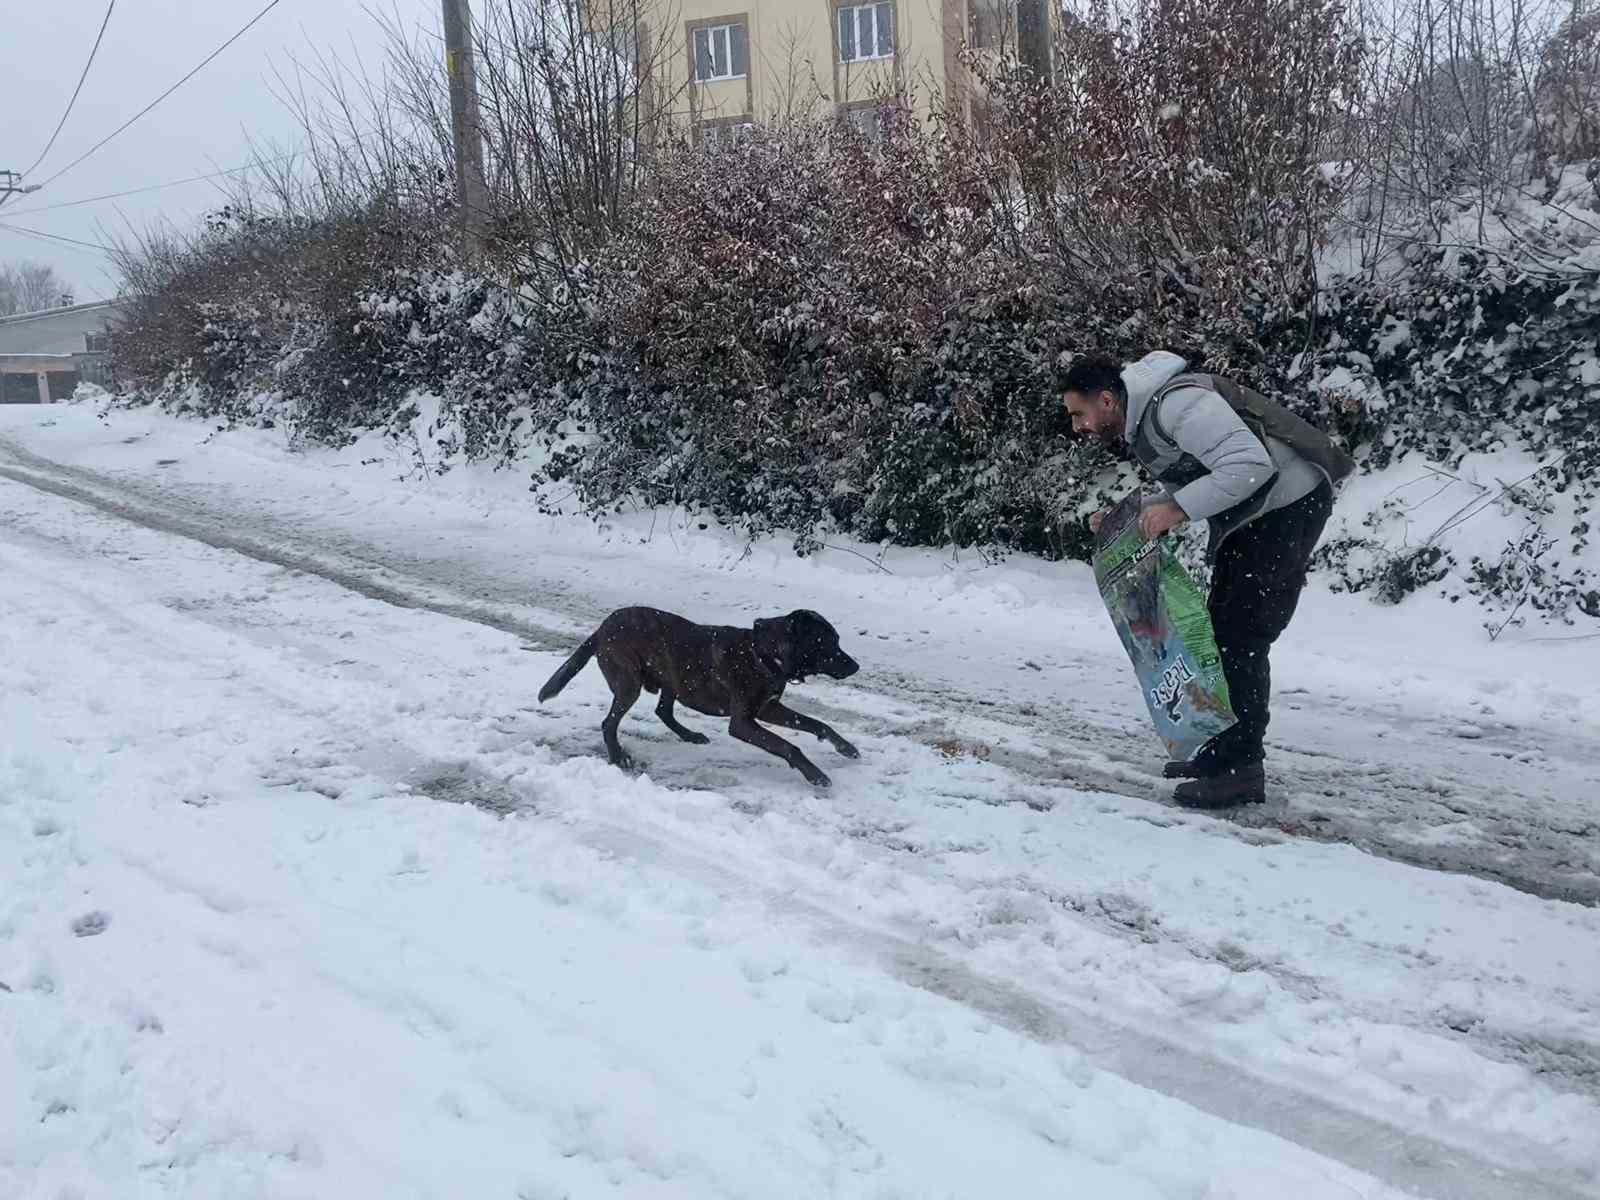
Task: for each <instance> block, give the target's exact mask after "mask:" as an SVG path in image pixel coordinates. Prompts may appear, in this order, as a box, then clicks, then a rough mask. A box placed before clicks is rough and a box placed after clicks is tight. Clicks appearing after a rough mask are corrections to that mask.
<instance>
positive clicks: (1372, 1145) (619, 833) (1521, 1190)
mask: <svg viewBox="0 0 1600 1200" xmlns="http://www.w3.org/2000/svg"><path fill="white" fill-rule="evenodd" d="M0 473H4V472H3V471H0ZM46 490H53V489H46ZM66 498H75V497H70V496H68V497H66ZM96 507H101V506H100V505H96ZM114 515H118V516H122V515H123V514H121V513H115V514H114ZM137 523H140V524H144V522H137ZM161 532H181V531H178V530H163V531H161ZM198 540H202V541H206V542H207V544H212V545H215V543H212V542H210V541H209V540H208V539H198ZM219 548H222V549H233V547H231V546H221V547H219ZM249 557H253V558H255V557H259V556H256V555H250V556H249ZM262 561H266V562H268V563H271V564H272V565H277V566H290V565H292V564H290V563H285V562H283V561H281V560H280V559H279V558H278V557H276V556H275V557H269V558H264V559H262ZM295 569H299V568H295ZM307 573H308V574H313V575H318V576H320V577H322V578H327V576H325V575H324V574H323V573H322V572H321V571H317V570H311V571H308V572H307ZM330 582H335V583H338V582H339V581H338V580H336V579H334V580H330ZM356 590H359V589H356ZM361 594H363V595H366V594H367V593H365V592H362V593H361ZM372 598H374V599H384V597H383V596H381V595H377V596H373V597H372ZM401 607H406V608H422V609H431V606H430V605H428V604H423V603H411V604H404V605H401ZM433 611H439V610H436V609H435V610H433ZM443 615H447V616H457V615H459V614H457V613H449V612H447V613H443ZM467 619H471V618H470V617H469V618H467ZM480 623H483V624H488V622H480ZM518 624H519V625H522V626H523V627H524V628H532V626H528V625H526V623H521V622H519V623H518ZM491 627H493V628H503V626H500V625H492V626H491ZM506 632H513V633H516V634H517V635H518V636H526V635H525V634H524V633H523V632H522V630H521V629H511V630H506ZM557 636H563V635H560V634H559V633H558V634H557ZM364 735H365V734H364V731H361V730H351V731H349V738H350V739H351V741H350V744H351V745H352V746H360V745H364V744H365V743H364V742H363V740H362V739H363V736H364ZM368 749H371V747H370V746H369V747H368ZM405 757H406V756H405V755H403V754H402V755H400V756H399V760H400V761H402V762H403V761H404V760H405ZM412 757H414V756H412ZM305 765H306V766H308V767H313V770H315V766H314V764H310V763H308V764H305ZM329 765H332V764H331V763H330V764H329ZM390 765H391V766H394V765H397V764H396V763H391V764H390ZM283 782H285V783H293V784H296V785H301V784H307V783H309V782H312V781H311V780H309V779H308V778H302V777H299V776H298V775H296V774H295V773H291V776H290V777H287V778H286V779H285V780H284V781H283ZM423 782H425V783H426V782H428V780H427V779H426V778H425V779H424V780H423ZM424 790H428V791H429V793H430V794H434V791H435V789H434V788H433V787H432V786H429V787H427V788H425V789H424ZM441 790H443V791H446V792H451V793H453V794H452V795H445V796H439V797H438V798H440V799H455V800H460V799H470V797H471V793H472V790H473V789H472V788H471V787H470V786H467V785H466V783H465V781H463V782H461V783H456V782H451V784H450V786H448V787H443V788H442V789H441ZM507 806H508V801H507V797H506V795H505V790H504V788H502V790H501V793H500V794H499V795H498V797H497V798H496V799H495V802H494V803H493V804H491V805H488V807H490V808H491V810H494V811H501V812H504V811H505V809H506V807H507ZM572 827H573V829H574V830H575V832H576V833H577V834H578V836H580V837H581V838H582V839H583V840H585V841H588V842H590V843H591V844H594V845H596V846H599V847H601V848H603V849H606V850H609V851H610V852H613V853H619V854H626V855H629V856H631V857H636V858H639V859H640V860H641V861H649V862H652V863H656V864H658V865H660V866H662V867H664V868H667V869H670V870H672V871H674V872H677V873H680V874H683V875H685V876H688V877H692V878H696V879H700V880H710V881H712V882H713V883H716V884H718V885H719V886H726V887H732V888H737V889H739V890H741V891H743V892H746V893H748V894H751V895H753V896H755V897H757V898H759V899H761V900H762V901H763V902H764V903H765V904H767V905H768V906H770V907H771V908H772V909H773V911H774V912H775V913H777V914H779V915H783V916H787V917H788V918H789V919H790V920H792V921H795V922H799V923H802V924H804V925H806V926H807V927H808V928H810V929H814V930H816V931H817V932H818V933H819V934H820V935H821V936H822V937H824V938H825V939H826V940H828V941H829V942H830V943H832V944H834V945H835V946H837V947H838V948H839V949H840V950H841V951H843V952H846V953H852V954H858V955H866V956H868V957H870V958H871V959H872V960H873V961H875V962H877V963H878V964H879V965H881V966H882V967H884V968H885V969H886V970H887V971H888V972H889V973H890V974H892V975H894V976H895V977H897V978H899V979H901V980H903V981H904V982H907V983H910V984H913V985H914V986H917V987H920V988H923V989H924V990H927V991H929V992H932V993H935V994H938V995H941V996H944V997H945V998H947V999H949V1000H952V1001H954V1002H956V1003H959V1004H962V1005H964V1006H965V1007H968V1008H970V1009H973V1010H974V1011H977V1012H981V1013H983V1014H985V1015H986V1016H988V1017H990V1018H991V1019H993V1020H995V1021H996V1022H997V1023H999V1024H1002V1025H1004V1026H1006V1027H1007V1028H1009V1029H1012V1030H1014V1031H1017V1032H1020V1033H1023V1034H1026V1035H1028V1036H1030V1037H1032V1038H1034V1039H1035V1040H1037V1041H1040V1042H1043V1043H1047V1044H1049V1043H1062V1044H1070V1045H1073V1046H1075V1047H1077V1048H1079V1049H1081V1050H1083V1051H1084V1052H1085V1053H1086V1054H1087V1055H1088V1057H1089V1058H1090V1061H1091V1062H1093V1063H1094V1064H1095V1065H1097V1066H1100V1067H1102V1068H1103V1069H1105V1070H1107V1071H1110V1072H1112V1073H1115V1074H1117V1075H1119V1076H1122V1077H1124V1078H1127V1079H1129V1080H1131V1081H1133V1082H1135V1083H1138V1084H1140V1085H1142V1086H1146V1087H1149V1088H1151V1089H1152V1090H1156V1091H1160V1092H1162V1093H1163V1094H1166V1095H1169V1096H1172V1097H1174V1098H1177V1099H1179V1100H1182V1101H1184V1102H1186V1103H1189V1104H1191V1105H1193V1106H1194V1107H1196V1108H1199V1109H1201V1110H1203V1111H1206V1112H1209V1113H1212V1114H1213V1115H1216V1116H1218V1117H1221V1118H1222V1119H1225V1120H1228V1121H1231V1122H1233V1123H1236V1124H1240V1125H1246V1126H1250V1127H1252V1128H1258V1129H1261V1130H1264V1131H1266V1132H1269V1133H1272V1134H1274V1135H1275V1136H1279V1137H1283V1138H1285V1139H1286V1140H1289V1141H1293V1142H1295V1143H1297V1144H1299V1145H1302V1146H1305V1147H1306V1148H1308V1149H1311V1150H1314V1151H1316V1152H1318V1153H1321V1154H1324V1155H1326V1156H1327V1157H1330V1158H1335V1159H1338V1160H1339V1161H1342V1162H1345V1163H1347V1164H1348V1165H1351V1166H1353V1167H1356V1168H1357V1169H1359V1170H1362V1171H1365V1172H1367V1173H1369V1174H1374V1175H1377V1176H1380V1177H1382V1178H1385V1179H1388V1180H1389V1181H1390V1182H1393V1183H1396V1184H1399V1185H1401V1186H1405V1187H1409V1188H1411V1189H1412V1190H1414V1191H1417V1192H1419V1193H1421V1194H1424V1195H1430V1196H1436V1197H1440V1198H1441V1200H1443V1198H1452V1200H1453V1198H1455V1197H1461V1198H1463V1200H1477V1198H1479V1197H1484V1198H1486V1200H1487V1198H1493V1200H1498V1198H1499V1197H1512V1196H1514V1197H1529V1198H1533V1200H1542V1198H1544V1197H1551V1198H1563V1200H1564V1198H1568V1197H1578V1196H1583V1195H1591V1196H1592V1195H1595V1194H1596V1193H1594V1192H1593V1191H1592V1190H1587V1191H1586V1190H1584V1189H1585V1187H1586V1182H1585V1181H1584V1180H1582V1179H1579V1178H1577V1177H1575V1176H1573V1175H1570V1174H1561V1175H1558V1176H1557V1177H1555V1178H1550V1177H1545V1178H1539V1177H1535V1176H1532V1175H1529V1174H1526V1173H1524V1171H1523V1170H1522V1169H1520V1163H1519V1162H1517V1161H1516V1160H1520V1162H1521V1163H1525V1162H1529V1161H1535V1160H1536V1158H1537V1157H1538V1152H1537V1151H1530V1152H1528V1153H1526V1154H1523V1153H1522V1152H1520V1151H1519V1149H1518V1148H1516V1147H1507V1146H1504V1145H1502V1146H1500V1147H1497V1148H1496V1150H1495V1151H1493V1152H1491V1153H1493V1154H1498V1155H1499V1156H1500V1158H1501V1161H1500V1162H1499V1163H1495V1162H1492V1161H1490V1160H1489V1159H1488V1158H1487V1157H1485V1155H1484V1154H1483V1153H1482V1152H1481V1150H1480V1152H1479V1153H1473V1152H1470V1151H1467V1150H1464V1149H1461V1148H1456V1147H1450V1146H1447V1145H1444V1144H1442V1143H1441V1142H1439V1141H1437V1140H1435V1139H1432V1138H1429V1137H1427V1136H1423V1135H1417V1134H1411V1133H1407V1132H1405V1131H1403V1130H1400V1129H1397V1128H1396V1127H1394V1126H1392V1125H1389V1124H1386V1123H1384V1122H1383V1121H1382V1120H1380V1119H1375V1118H1373V1117H1369V1116H1363V1115H1361V1114H1358V1113H1355V1112H1352V1111H1350V1110H1347V1109H1343V1108H1340V1107H1338V1106H1336V1105H1333V1104H1330V1103H1328V1102H1327V1101H1325V1100H1322V1099H1320V1098H1317V1097H1314V1096H1309V1095H1307V1094H1305V1093H1303V1092H1301V1091H1299V1090H1297V1089H1296V1088H1295V1087H1294V1086H1293V1085H1292V1084H1282V1083H1274V1082H1272V1081H1270V1080H1263V1079H1261V1078H1259V1077H1257V1076H1253V1075H1246V1074H1244V1073H1242V1072H1239V1071H1237V1069H1235V1068H1233V1067H1231V1066H1230V1065H1229V1064H1228V1063H1227V1062H1226V1061H1225V1060H1223V1059H1220V1058H1214V1057H1211V1056H1209V1055H1207V1054H1204V1053H1201V1052H1197V1051H1194V1050H1192V1049H1190V1048H1188V1047H1187V1046H1184V1045H1181V1044H1178V1043H1175V1042H1172V1041H1169V1040H1167V1039H1165V1038H1163V1037H1161V1036H1160V1034H1159V1032H1157V1031H1146V1030H1140V1029H1137V1028H1132V1027H1127V1026H1122V1025H1118V1024H1116V1023H1115V1022H1112V1021H1109V1020H1107V1019H1106V1018H1103V1017H1100V1016H1098V1015H1096V1014H1093V1013H1091V1012H1089V1011H1087V1010H1081V1009H1078V1008H1075V1007H1073V1006H1071V1005H1067V1004H1063V1003H1060V1002H1055V1001H1050V1000H1046V999H1043V998H1041V997H1039V996H1038V995H1036V994H1034V993H1032V992H1030V991H1028V990H1027V989H1026V988H1024V987H1022V986H1020V985H1018V984H1016V983H1013V982H1010V981H1007V980H1004V979H1001V978H996V977H993V976H990V975H987V974H984V973H983V972H981V971H979V970H976V969H974V968H973V967H970V966H968V965H966V964H964V963H962V962H960V961H959V960H958V959H956V958H953V957H951V956H949V955H947V954H944V953H942V952H940V951H937V950H934V949H932V948H929V947H926V946H923V945H920V944H918V943H916V942H914V941H911V940H909V939H905V938H901V937H897V936H895V935H894V934H891V933H887V932H884V931H882V930H880V929H876V928H873V927H872V926H870V925H867V924H863V923H861V922H859V921H852V920H851V919H849V918H848V917H844V916H840V915H839V914H837V913H835V912H832V911H830V910H829V909H828V908H827V907H826V906H825V905H824V904H822V903H819V902H817V901H814V900H809V899H806V898H803V897H800V896H797V895H795V894H794V893H793V892H791V891H783V890H780V889H776V888H773V887H771V886H770V885H768V884H765V883H762V882H760V881H756V880H752V879H750V878H748V877H747V876H744V875H742V874H740V873H739V872H737V871H735V870H734V869H732V868H731V867H729V866H728V865H726V864H724V863H718V862H716V861H713V860H710V859H708V858H706V857H705V856H704V854H703V853H701V852H699V851H698V850H696V849H695V848H693V847H687V846H684V845H682V844H677V843H675V842H674V841H673V839H672V837H671V835H670V833H669V832H661V833H652V832H647V831H645V830H643V829H641V828H639V827H623V826H619V825H615V824H612V823H607V822H604V821H602V820H584V821H582V822H576V821H575V822H573V823H572ZM1587 1186H1589V1187H1591V1188H1592V1184H1588V1185H1587Z"/></svg>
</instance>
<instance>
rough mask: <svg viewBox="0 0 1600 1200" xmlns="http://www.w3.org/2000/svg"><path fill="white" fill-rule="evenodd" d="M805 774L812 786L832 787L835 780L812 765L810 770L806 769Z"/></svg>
mask: <svg viewBox="0 0 1600 1200" xmlns="http://www.w3.org/2000/svg"><path fill="white" fill-rule="evenodd" d="M804 774H805V777H806V782H807V783H809V784H810V785H811V786H812V787H818V788H831V787H832V786H833V780H831V779H829V778H828V777H827V776H826V775H824V774H823V773H822V772H821V771H819V770H817V769H816V768H815V767H812V768H811V769H810V770H809V771H805V772H804Z"/></svg>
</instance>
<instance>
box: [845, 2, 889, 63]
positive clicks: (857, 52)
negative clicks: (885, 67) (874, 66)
mask: <svg viewBox="0 0 1600 1200" xmlns="http://www.w3.org/2000/svg"><path fill="white" fill-rule="evenodd" d="M893 57H894V5H893V4H854V5H851V6H850V7H848V8H841V9H840V10H839V61H840V62H842V63H853V62H863V61H866V60H868V59H874V58H893Z"/></svg>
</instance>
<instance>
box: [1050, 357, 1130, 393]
mask: <svg viewBox="0 0 1600 1200" xmlns="http://www.w3.org/2000/svg"><path fill="white" fill-rule="evenodd" d="M1056 385H1057V390H1059V391H1063V392H1082V393H1083V394H1084V395H1085V396H1094V395H1097V394H1099V393H1100V392H1104V391H1109V392H1110V393H1111V394H1112V395H1114V396H1115V397H1116V398H1117V399H1118V400H1124V401H1125V400H1127V398H1128V388H1127V385H1126V384H1124V383H1123V382H1122V364H1121V363H1119V362H1118V361H1117V360H1116V359H1114V358H1110V357H1108V356H1106V355H1104V354H1080V355H1078V356H1077V357H1076V358H1074V359H1073V360H1072V362H1071V363H1070V364H1069V365H1068V366H1067V369H1066V370H1064V371H1061V372H1059V373H1058V375H1057V379H1056Z"/></svg>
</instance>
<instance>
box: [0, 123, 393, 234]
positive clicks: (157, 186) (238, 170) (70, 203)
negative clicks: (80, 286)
mask: <svg viewBox="0 0 1600 1200" xmlns="http://www.w3.org/2000/svg"><path fill="white" fill-rule="evenodd" d="M374 135H375V136H379V137H383V136H387V135H388V131H386V130H384V129H382V128H374V129H365V130H356V131H355V134H354V136H355V138H356V141H355V142H350V143H345V142H340V141H337V140H335V141H333V142H332V143H331V144H332V146H333V147H334V148H336V149H339V150H348V149H349V148H350V146H352V145H356V144H359V140H360V139H361V138H363V137H367V136H374ZM317 148H318V147H316V146H308V147H306V148H304V149H301V150H292V151H290V152H289V153H288V154H279V155H277V156H275V157H273V158H262V159H257V160H256V161H255V162H251V163H246V164H245V165H244V166H242V167H228V168H227V169H226V170H222V171H209V172H207V173H206V174H204V175H190V176H188V177H187V178H185V179H169V180H167V181H166V182H165V183H151V184H147V185H145V186H144V187H136V188H129V189H128V190H127V191H125V192H107V193H106V194H105V195H103V196H85V197H84V198H83V199H81V200H63V201H60V202H59V203H57V204H36V205H34V206H33V207H32V208H19V209H17V210H16V211H15V212H13V213H7V214H6V215H7V217H8V218H9V217H28V216H32V215H33V214H34V213H44V212H55V211H57V210H58V209H63V208H79V207H81V206H82V205H85V204H99V203H100V202H101V201H103V200H121V199H122V198H123V197H125V196H139V195H142V194H144V193H145V192H158V191H160V190H161V189H162V188H170V187H181V186H182V185H183V184H186V183H204V182H205V181H207V180H210V179H221V178H222V177H223V176H224V175H242V174H244V173H245V172H246V171H254V170H256V169H257V168H258V167H271V166H276V165H277V164H279V163H286V162H288V161H289V160H290V159H294V158H301V157H304V156H305V155H307V154H312V153H314V152H315V151H316V149H317ZM4 203H5V198H4V197H3V196H0V204H4Z"/></svg>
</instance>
